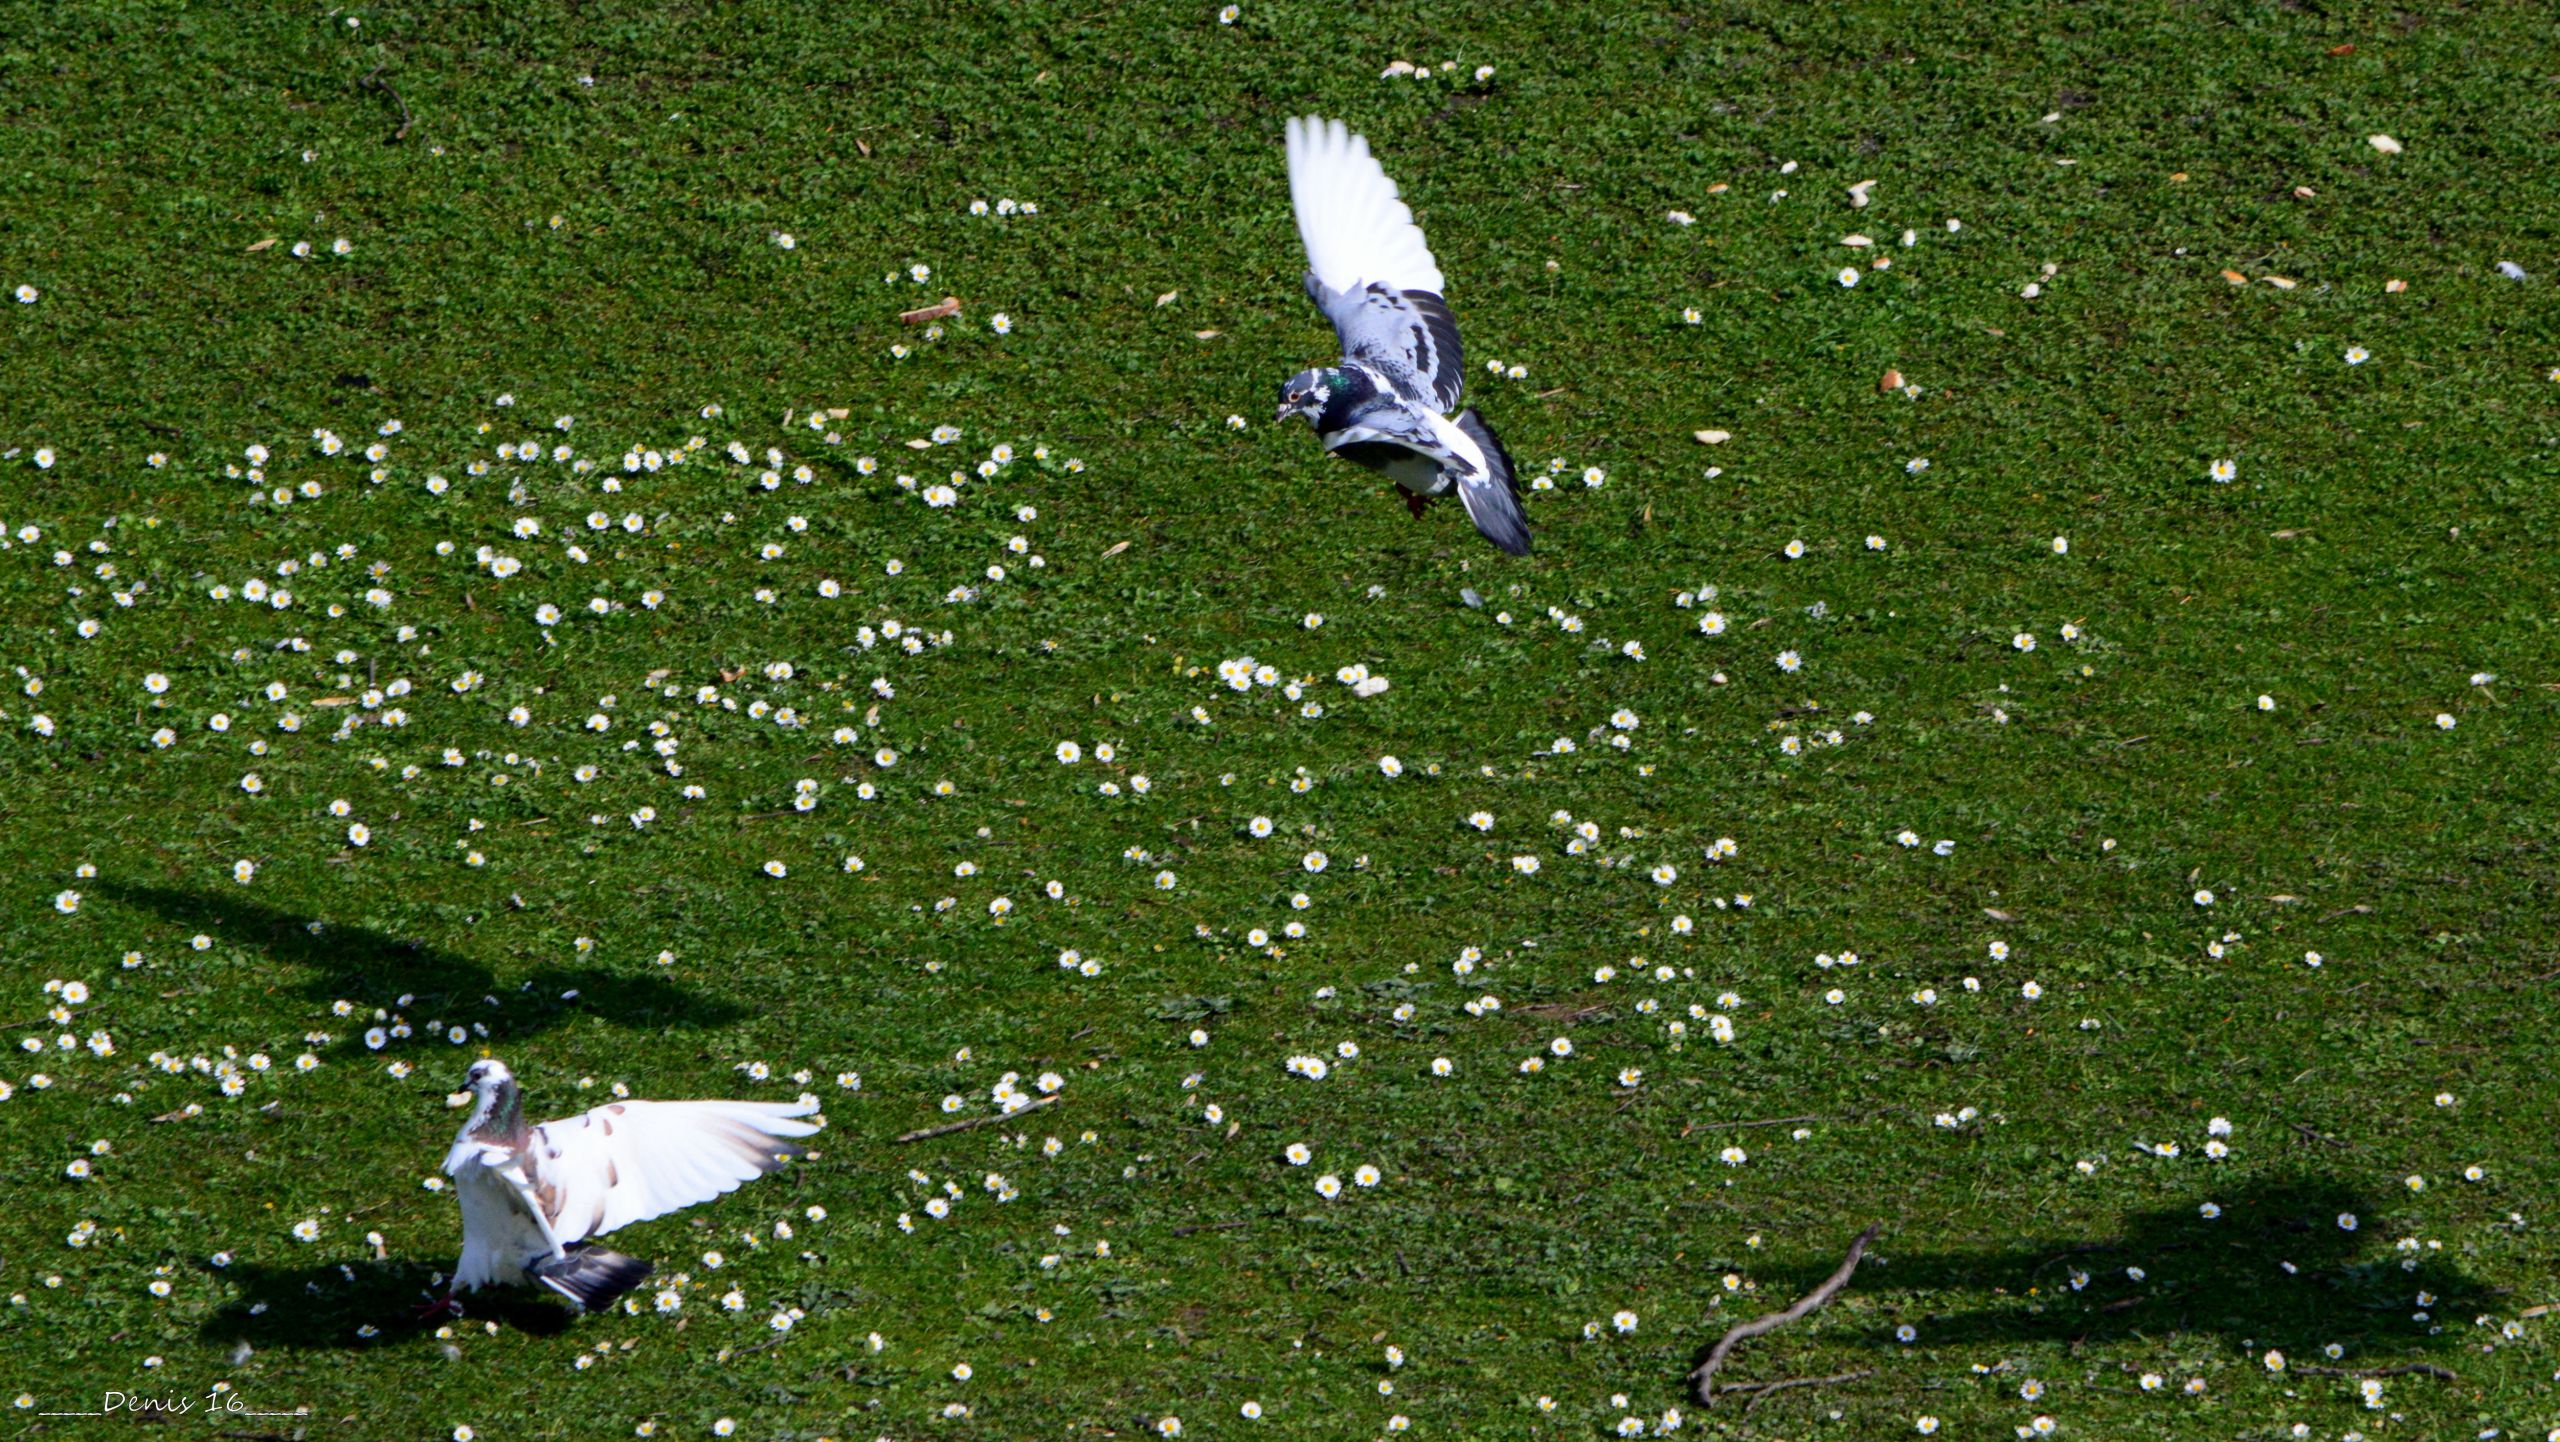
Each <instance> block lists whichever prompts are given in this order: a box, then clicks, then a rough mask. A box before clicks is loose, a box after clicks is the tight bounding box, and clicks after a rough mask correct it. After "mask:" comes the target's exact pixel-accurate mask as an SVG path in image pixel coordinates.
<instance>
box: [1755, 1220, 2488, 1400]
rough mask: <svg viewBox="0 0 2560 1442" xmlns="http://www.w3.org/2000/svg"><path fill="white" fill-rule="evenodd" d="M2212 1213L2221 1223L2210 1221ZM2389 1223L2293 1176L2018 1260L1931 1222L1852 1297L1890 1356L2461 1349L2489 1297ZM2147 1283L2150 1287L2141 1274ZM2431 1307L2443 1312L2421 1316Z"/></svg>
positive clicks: (2020, 1254)
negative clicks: (2103, 1348) (1918, 1351)
mask: <svg viewBox="0 0 2560 1442" xmlns="http://www.w3.org/2000/svg"><path fill="white" fill-rule="evenodd" d="M2207 1202H2211V1203H2213V1204H2215V1205H2216V1206H2218V1207H2220V1208H2221V1215H2220V1216H2218V1217H2215V1218H2212V1219H2207V1218H2206V1217H2205V1216H2204V1215H2203V1214H2202V1211H2201V1208H2202V1207H2203V1206H2204V1204H2205V1203H2207ZM2386 1210H2387V1208H2386V1204H2385V1202H2384V1200H2383V1199H2381V1198H2378V1197H2376V1196H2374V1195H2372V1194H2370V1193H2367V1192H2361V1191H2358V1190H2357V1189H2356V1188H2354V1187H2351V1186H2348V1185H2346V1184H2345V1183H2342V1182H2338V1181H2334V1180H2331V1179H2327V1178H2322V1177H2312V1176H2301V1175H2294V1176H2279V1177H2270V1178H2264V1179H2260V1180H2257V1181H2253V1182H2249V1183H2247V1184H2245V1185H2241V1186H2238V1187H2234V1188H2230V1189H2220V1188H2217V1189H2214V1190H2211V1191H2202V1192H2198V1193H2197V1194H2196V1195H2195V1196H2194V1197H2193V1199H2192V1200H2189V1201H2186V1202H2182V1203H2179V1204H2177V1205H2175V1206H2170V1207H2163V1208H2160V1209H2158V1210H2152V1211H2142V1212H2136V1213H2133V1214H2131V1215H2129V1216H2128V1217H2126V1218H2125V1219H2124V1222H2123V1224H2122V1226H2121V1227H2120V1228H2118V1229H2117V1230H2116V1231H2115V1233H2114V1234H2113V1235H2111V1236H2097V1237H2090V1236H2072V1235H2068V1234H2065V1233H2049V1234H2045V1235H2038V1231H2037V1229H2036V1228H2034V1227H2033V1226H2032V1225H2029V1226H2025V1227H2021V1228H2020V1229H2019V1230H2020V1233H2021V1235H2020V1237H2019V1239H2018V1240H2017V1241H2016V1242H2015V1243H2013V1244H2010V1245H2006V1246H2000V1247H1988V1248H1976V1249H1969V1248H1961V1247H1950V1248H1944V1249H1933V1248H1932V1247H1931V1246H1930V1245H1929V1243H1930V1235H1929V1231H1928V1228H1927V1224H1926V1223H1925V1222H1920V1221H1905V1222H1900V1223H1888V1224H1887V1225H1886V1228H1885V1233H1884V1236H1883V1237H1882V1238H1881V1239H1880V1240H1879V1241H1878V1242H1877V1244H1876V1246H1875V1250H1874V1257H1873V1258H1871V1259H1870V1260H1869V1262H1868V1263H1867V1264H1866V1265H1865V1266H1862V1267H1861V1268H1859V1270H1858V1273H1857V1276H1856V1277H1855V1278H1854V1279H1853V1280H1852V1281H1851V1282H1850V1284H1849V1290H1850V1291H1851V1292H1855V1293H1857V1294H1859V1295H1862V1296H1864V1297H1866V1298H1868V1299H1869V1300H1870V1301H1872V1302H1878V1303H1881V1304H1883V1305H1884V1306H1885V1308H1886V1309H1887V1312H1888V1317H1887V1319H1886V1320H1885V1321H1884V1322H1883V1324H1882V1326H1883V1328H1884V1333H1885V1336H1884V1338H1883V1339H1880V1340H1888V1343H1889V1339H1890V1335H1891V1329H1892V1327H1893V1326H1895V1325H1897V1324H1900V1323H1904V1322H1908V1323H1910V1324H1912V1325H1913V1326H1916V1327H1917V1328H1919V1331H1920V1337H1919V1341H1920V1343H1921V1344H1922V1345H1938V1344H1949V1345H1961V1344H1965V1343H1973V1342H2013V1341H2015V1342H2026V1341H2039V1342H2062V1343H2075V1342H2084V1341H2086V1342H2108V1341H2115V1340H2119V1339H2123V1338H2128V1337H2134V1336H2142V1337H2147V1338H2155V1339H2156V1338H2159V1337H2162V1336H2165V1335H2167V1334H2170V1333H2186V1334H2195V1333H2202V1332H2213V1333H2219V1334H2222V1335H2223V1336H2225V1337H2226V1338H2228V1339H2229V1341H2230V1342H2231V1343H2232V1345H2234V1346H2237V1345H2239V1344H2241V1343H2244V1342H2245V1343H2248V1344H2249V1345H2250V1346H2252V1347H2253V1348H2255V1349H2257V1350H2260V1351H2263V1350H2265V1349H2268V1348H2281V1349H2282V1350H2283V1351H2284V1353H2285V1355H2286V1357H2287V1358H2289V1359H2291V1360H2292V1361H2293V1362H2295V1363H2300V1364H2310V1365H2313V1366H2322V1365H2329V1359H2328V1358H2326V1357H2324V1356H2322V1355H2321V1351H2320V1349H2321V1348H2322V1347H2324V1346H2326V1345H2327V1344H2329V1343H2331V1342H2336V1343H2340V1344H2342V1345H2344V1346H2345V1347H2346V1348H2347V1358H2348V1359H2347V1360H2346V1361H2344V1362H2341V1363H2338V1364H2336V1365H2340V1366H2370V1365H2373V1363H2374V1361H2375V1360H2376V1359H2377V1358H2378V1357H2387V1356H2404V1357H2405V1356H2409V1355H2414V1354H2422V1353H2426V1352H2431V1351H2436V1350H2440V1349H2447V1348H2451V1347H2453V1346H2455V1345H2456V1344H2458V1343H2459V1342H2460V1341H2461V1340H2462V1339H2463V1338H2464V1337H2465V1336H2467V1335H2468V1334H2469V1332H2470V1328H2471V1318H2472V1317H2473V1315H2474V1314H2476V1313H2478V1312H2480V1311H2483V1310H2488V1309H2487V1308H2485V1307H2484V1306H2483V1303H2484V1302H2485V1301H2486V1299H2487V1295H2488V1289H2487V1288H2486V1287H2485V1286H2484V1285H2483V1284H2481V1283H2479V1282H2477V1281H2475V1280H2473V1279H2472V1278H2470V1277H2467V1276H2465V1275H2463V1273H2462V1271H2461V1269H2460V1268H2459V1267H2458V1266H2456V1265H2455V1261H2454V1258H2453V1256H2452V1255H2451V1254H2450V1253H2449V1252H2441V1251H2437V1252H2429V1251H2423V1250H2421V1251H2418V1252H2402V1251H2398V1250H2395V1247H2394V1243H2395V1242H2396V1240H2397V1238H2396V1237H2395V1236H2393V1235H2388V1234H2386V1233H2385V1230H2384V1228H2383V1227H2382V1225H2381V1219H2382V1217H2383V1216H2384V1215H2385V1212H2386ZM2342 1215H2348V1216H2353V1217H2355V1218H2357V1226H2356V1229H2355V1230H2354V1231H2348V1230H2346V1229H2345V1228H2343V1227H2341V1226H2340V1225H2339V1224H2338V1219H2339V1217H2340V1216H2342ZM1804 1240H1806V1241H1810V1240H1811V1239H1810V1238H1807V1239H1804ZM1848 1240H1849V1239H1848V1237H1847V1236H1845V1235H1844V1236H1842V1237H1841V1238H1839V1243H1840V1245H1841V1246H1842V1247H1843V1248H1845V1247H1846V1246H1847V1243H1848ZM1839 1260H1840V1259H1839V1257H1838V1255H1836V1254H1835V1255H1832V1256H1829V1257H1809V1258H1807V1259H1806V1260H1805V1261H1804V1262H1802V1263H1800V1264H1797V1265H1795V1266H1792V1267H1790V1268H1787V1269H1784V1270H1781V1271H1777V1272H1765V1271H1764V1272H1762V1273H1761V1274H1760V1280H1761V1298H1762V1300H1763V1301H1764V1302H1766V1303H1767V1304H1768V1305H1769V1306H1770V1307H1772V1308H1775V1307H1777V1306H1781V1305H1783V1304H1784V1303H1785V1302H1788V1301H1792V1300H1794V1299H1795V1298H1796V1297H1798V1296H1801V1295H1802V1294H1803V1293H1804V1292H1805V1291H1807V1290H1810V1289H1811V1288H1812V1287H1813V1286H1814V1285H1816V1284H1817V1283H1819V1282H1820V1281H1821V1280H1822V1278H1823V1277H1825V1276H1826V1275H1828V1274H1829V1272H1830V1271H1831V1269H1832V1268H1833V1267H1836V1266H1837V1265H1839ZM1879 1260H1880V1261H1881V1265H1879ZM2406 1262H2414V1263H2415V1266H2414V1267H2407V1268H2404V1265H2403V1264H2404V1263H2406ZM2135 1267H2138V1268H2140V1269H2142V1271H2143V1273H2144V1277H2143V1279H2142V1280H2140V1281H2136V1280H2135V1279H2134V1278H2133V1277H2131V1276H2129V1275H2128V1274H2127V1269H2128V1268H2135ZM2075 1277H2077V1278H2079V1279H2080V1285H2078V1286H2077V1287H2075V1286H2074V1279H2075ZM2422 1292H2423V1293H2425V1294H2427V1295H2428V1296H2429V1297H2430V1298H2431V1299H2432V1300H2431V1303H2430V1304H2428V1305H2424V1306H2422V1305H2420V1303H2419V1301H2418V1296H2419V1294H2420V1293H2422ZM2418 1312H2425V1313H2427V1314H2428V1320H2426V1321H2417V1320H2415V1319H2414V1314H2416V1313H2418ZM2438 1325H2441V1327H2442V1330H2441V1331H2437V1330H2434V1328H2435V1327H2437V1326H2438Z"/></svg>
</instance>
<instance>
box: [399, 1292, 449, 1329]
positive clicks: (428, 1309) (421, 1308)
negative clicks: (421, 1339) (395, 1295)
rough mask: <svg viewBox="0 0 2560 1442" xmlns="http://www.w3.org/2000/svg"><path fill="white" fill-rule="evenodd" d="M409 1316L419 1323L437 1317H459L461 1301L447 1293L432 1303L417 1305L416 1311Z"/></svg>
mask: <svg viewBox="0 0 2560 1442" xmlns="http://www.w3.org/2000/svg"><path fill="white" fill-rule="evenodd" d="M410 1315H411V1316H412V1317H414V1318H416V1319H417V1320H419V1321H421V1322H427V1321H432V1320H434V1319H435V1318H437V1317H459V1316H461V1315H462V1299H461V1298H460V1297H457V1296H455V1295H454V1294H453V1293H451V1292H447V1293H445V1294H444V1295H443V1296H441V1297H437V1298H435V1299H434V1300H432V1301H427V1302H421V1303H419V1304H418V1310H417V1311H415V1312H412V1313H410Z"/></svg>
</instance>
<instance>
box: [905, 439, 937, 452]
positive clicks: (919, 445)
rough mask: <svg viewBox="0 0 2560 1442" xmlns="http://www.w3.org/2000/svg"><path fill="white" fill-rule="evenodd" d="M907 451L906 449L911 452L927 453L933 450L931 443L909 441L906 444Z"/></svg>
mask: <svg viewBox="0 0 2560 1442" xmlns="http://www.w3.org/2000/svg"><path fill="white" fill-rule="evenodd" d="M907 449H908V450H911V451H929V450H932V449H933V442H931V441H909V442H907Z"/></svg>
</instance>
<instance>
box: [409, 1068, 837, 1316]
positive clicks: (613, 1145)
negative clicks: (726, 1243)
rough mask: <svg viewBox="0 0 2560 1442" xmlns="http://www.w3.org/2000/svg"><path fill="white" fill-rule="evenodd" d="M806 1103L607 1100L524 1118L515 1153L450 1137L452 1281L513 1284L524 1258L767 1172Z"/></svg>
mask: <svg viewBox="0 0 2560 1442" xmlns="http://www.w3.org/2000/svg"><path fill="white" fill-rule="evenodd" d="M814 1110H816V1108H815V1107H814V1106H804V1105H800V1104H796V1103H780V1102H731V1101H695V1102H640V1101H633V1102H613V1103H609V1104H607V1105H605V1106H600V1107H597V1108H596V1109H595V1110H593V1111H590V1112H586V1113H584V1114H582V1115H579V1116H574V1117H567V1118H563V1119H562V1120H559V1121H555V1122H545V1123H544V1124H542V1125H541V1126H538V1127H535V1128H534V1129H533V1131H532V1133H531V1134H530V1135H529V1136H528V1137H527V1139H526V1141H525V1145H524V1147H523V1149H522V1150H520V1151H513V1152H511V1151H509V1150H508V1149H507V1148H506V1147H503V1146H492V1145H487V1144H481V1143H469V1142H464V1143H458V1144H457V1145H456V1146H455V1147H454V1150H453V1154H452V1155H451V1156H450V1157H448V1158H447V1163H446V1169H447V1170H448V1171H450V1172H451V1173H452V1174H453V1177H454V1181H455V1187H454V1190H455V1191H456V1192H457V1193H458V1194H459V1196H460V1200H461V1202H462V1260H461V1262H460V1264H459V1265H457V1266H456V1268H455V1269H454V1283H455V1285H456V1286H457V1287H473V1286H478V1285H480V1284H482V1283H484V1282H491V1281H495V1282H515V1281H520V1280H522V1278H523V1269H524V1266H525V1264H526V1263H528V1262H531V1261H535V1260H537V1259H539V1258H541V1257H543V1256H544V1255H546V1254H547V1255H553V1256H557V1255H561V1254H562V1253H563V1251H564V1250H565V1249H566V1248H567V1246H568V1245H569V1244H570V1243H572V1242H579V1241H584V1240H586V1239H588V1238H591V1237H600V1236H603V1235H604V1234H605V1233H607V1232H611V1231H613V1230H615V1229H617V1228H620V1227H625V1226H629V1225H631V1224H632V1223H634V1222H645V1221H648V1220H649V1219H650V1218H652V1217H661V1216H664V1215H666V1214H667V1213H669V1212H673V1211H678V1210H681V1209H682V1208H685V1207H690V1206H693V1205H695V1204H697V1203H700V1202H707V1201H710V1200H711V1199H712V1198H714V1197H717V1196H720V1195H722V1194H724V1193H727V1192H730V1191H734V1190H736V1188H737V1186H738V1184H739V1183H741V1182H745V1181H751V1180H753V1179H755V1178H756V1177H760V1176H762V1175H764V1174H765V1173H766V1172H769V1171H772V1170H773V1169H774V1167H775V1166H776V1165H778V1163H777V1161H776V1156H777V1154H778V1153H780V1152H781V1151H782V1150H783V1148H784V1146H785V1141H784V1139H786V1138H791V1137H805V1136H809V1135H811V1134H813V1133H815V1132H816V1131H817V1130H818V1126H817V1124H816V1123H812V1122H805V1121H801V1120H798V1118H800V1117H802V1116H804V1115H806V1114H808V1113H809V1112H812V1111H814Z"/></svg>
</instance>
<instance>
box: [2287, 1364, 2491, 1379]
mask: <svg viewBox="0 0 2560 1442" xmlns="http://www.w3.org/2000/svg"><path fill="white" fill-rule="evenodd" d="M2293 1370H2295V1371H2297V1372H2309V1373H2311V1374H2312V1375H2313V1376H2315V1377H2442V1378H2443V1379H2444V1380H2446V1381H2448V1382H2459V1381H2461V1380H2462V1378H2461V1377H2460V1376H2458V1375H2456V1374H2455V1373H2454V1372H2453V1371H2451V1370H2450V1369H2448V1368H2444V1367H2438V1366H2434V1365H2432V1364H2430V1363H2426V1362H2412V1363H2410V1364H2409V1365H2407V1366H2405V1367H2313V1366H2308V1365H2305V1364H2304V1363H2300V1362H2296V1363H2294V1364H2293Z"/></svg>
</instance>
